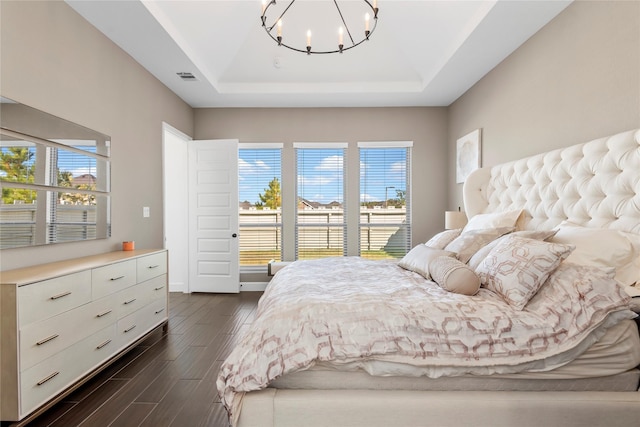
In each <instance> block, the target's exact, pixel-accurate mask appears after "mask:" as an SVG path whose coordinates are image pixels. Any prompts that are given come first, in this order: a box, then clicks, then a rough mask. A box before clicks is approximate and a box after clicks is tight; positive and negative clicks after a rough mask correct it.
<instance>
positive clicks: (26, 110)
mask: <svg viewBox="0 0 640 427" xmlns="http://www.w3.org/2000/svg"><path fill="white" fill-rule="evenodd" d="M109 148H110V138H109V136H107V135H104V134H102V133H99V132H96V131H93V130H91V129H87V128H85V127H83V126H80V125H77V124H75V123H71V122H69V121H67V120H64V119H61V118H59V117H56V116H53V115H51V114H48V113H45V112H43V111H40V110H37V109H35V108H31V107H29V106H27V105H24V104H21V103H19V102H15V101H13V100H10V99H7V98H4V97H1V96H0V188H1V189H2V201H1V203H0V249H7V248H16V247H23V246H33V245H45V244H51V243H62V242H72V241H78V240H91V239H104V238H107V237H109V236H110V235H111V215H110V195H109V192H110V163H109V154H110V153H109Z"/></svg>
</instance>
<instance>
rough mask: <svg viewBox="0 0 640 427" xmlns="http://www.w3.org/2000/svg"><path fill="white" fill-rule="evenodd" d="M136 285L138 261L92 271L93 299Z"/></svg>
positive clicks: (120, 263) (119, 263) (124, 262)
mask: <svg viewBox="0 0 640 427" xmlns="http://www.w3.org/2000/svg"><path fill="white" fill-rule="evenodd" d="M135 284H136V260H134V259H132V260H129V261H123V262H118V263H115V264H109V265H106V266H104V267H98V268H94V269H93V270H92V271H91V289H92V297H93V299H98V298H102V297H104V296H106V295H110V294H114V293H116V292H118V291H121V290H122V289H125V288H128V287H129V286H133V285H135Z"/></svg>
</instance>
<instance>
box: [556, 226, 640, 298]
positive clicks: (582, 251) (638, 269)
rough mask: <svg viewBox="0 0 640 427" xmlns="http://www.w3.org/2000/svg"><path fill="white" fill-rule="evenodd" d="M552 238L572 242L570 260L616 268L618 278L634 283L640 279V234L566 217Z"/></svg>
mask: <svg viewBox="0 0 640 427" xmlns="http://www.w3.org/2000/svg"><path fill="white" fill-rule="evenodd" d="M557 230H558V232H557V233H556V235H555V236H553V238H552V239H551V241H552V242H557V243H564V244H573V245H575V246H576V250H575V251H573V252H572V253H571V255H570V256H569V258H567V261H568V262H572V263H574V264H581V265H591V266H596V267H601V268H615V270H616V280H617V281H618V282H620V283H622V284H623V285H627V286H628V285H632V284H634V283H635V282H636V281H638V280H640V235H638V234H632V233H625V232H623V231H618V230H613V229H607V228H589V227H583V226H580V225H578V224H574V223H571V222H569V221H564V222H563V223H561V224H560V225H559V226H558V228H557Z"/></svg>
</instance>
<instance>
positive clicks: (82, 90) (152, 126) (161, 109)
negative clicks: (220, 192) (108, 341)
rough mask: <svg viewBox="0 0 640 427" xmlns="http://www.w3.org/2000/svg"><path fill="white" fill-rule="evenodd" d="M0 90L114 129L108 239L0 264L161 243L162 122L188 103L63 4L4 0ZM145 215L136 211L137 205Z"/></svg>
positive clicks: (1, 259) (184, 115)
mask: <svg viewBox="0 0 640 427" xmlns="http://www.w3.org/2000/svg"><path fill="white" fill-rule="evenodd" d="M0 15H1V21H0V31H1V33H0V35H1V45H0V52H1V54H2V60H1V69H0V74H1V75H2V79H1V80H0V94H1V95H2V96H5V97H7V98H11V99H14V100H16V101H19V102H21V103H23V104H27V105H29V106H31V107H34V108H38V109H40V110H43V111H46V112H48V113H50V114H54V115H56V116H59V117H62V118H64V119H67V120H70V121H72V122H75V123H78V124H80V125H83V126H86V127H88V128H92V129H95V130H97V131H99V132H102V133H105V134H107V135H110V136H111V141H112V145H111V146H112V150H111V156H112V157H111V160H112V164H111V168H112V179H111V190H112V209H111V213H112V229H113V233H112V237H111V238H110V239H103V240H97V241H92V242H79V243H63V244H58V245H50V246H40V247H33V248H22V249H5V250H3V251H2V253H1V255H0V268H1V269H3V270H4V269H11V268H18V267H23V266H27V265H32V264H37V263H42V262H48V261H56V260H61V259H68V258H73V257H78V256H84V255H91V254H96V253H101V252H108V251H113V250H118V249H120V248H121V242H122V241H123V240H135V241H136V248H158V247H162V245H163V241H162V122H163V121H166V122H168V123H169V124H171V125H172V126H174V127H176V128H178V129H180V130H181V131H183V132H185V133H187V134H193V110H192V109H191V108H190V107H189V106H188V105H187V104H185V103H184V102H183V101H182V100H181V99H180V98H178V97H177V96H176V95H174V94H173V93H172V92H171V91H169V90H168V89H167V88H166V87H165V86H164V85H162V84H161V83H160V82H159V81H158V80H157V79H155V78H154V77H153V76H152V75H151V74H149V73H148V72H147V71H146V70H145V69H143V68H142V67H141V66H140V65H139V64H138V63H136V62H135V61H134V60H133V59H132V58H131V57H130V56H128V55H127V54H126V53H124V52H123V51H122V50H121V49H120V48H118V47H117V46H116V45H115V44H113V43H112V42H111V41H110V40H108V39H107V38H106V37H104V36H103V35H102V33H100V32H99V31H98V30H96V29H95V28H94V27H93V26H91V25H90V24H89V23H88V22H87V21H85V20H84V19H83V18H82V17H81V16H80V15H78V14H77V13H76V12H75V11H73V9H71V8H70V7H69V6H68V5H67V4H66V3H64V2H62V1H44V2H40V1H23V2H17V1H4V0H3V1H0ZM143 206H149V207H150V208H151V217H150V218H143V217H142V207H143Z"/></svg>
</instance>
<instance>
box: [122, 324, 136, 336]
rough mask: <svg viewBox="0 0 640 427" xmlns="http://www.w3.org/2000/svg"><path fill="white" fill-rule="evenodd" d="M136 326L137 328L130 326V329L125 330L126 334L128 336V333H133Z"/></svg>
mask: <svg viewBox="0 0 640 427" xmlns="http://www.w3.org/2000/svg"><path fill="white" fill-rule="evenodd" d="M136 326H137V325H133V326H130V327H129V328H128V329H125V330H124V333H125V334H126V333H127V332H131V331H133V330H134V329H135V328H136Z"/></svg>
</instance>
